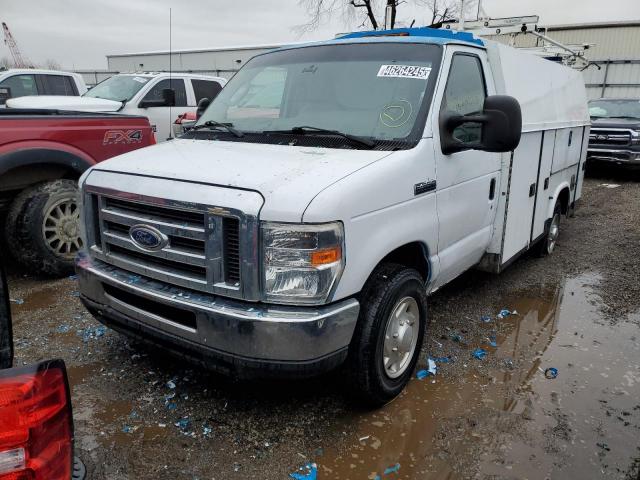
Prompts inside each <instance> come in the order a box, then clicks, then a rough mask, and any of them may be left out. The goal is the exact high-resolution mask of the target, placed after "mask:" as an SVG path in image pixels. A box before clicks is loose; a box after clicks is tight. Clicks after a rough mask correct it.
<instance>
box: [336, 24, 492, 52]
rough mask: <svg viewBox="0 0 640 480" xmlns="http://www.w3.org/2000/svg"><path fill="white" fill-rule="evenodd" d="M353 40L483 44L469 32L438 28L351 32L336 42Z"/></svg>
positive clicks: (481, 45)
mask: <svg viewBox="0 0 640 480" xmlns="http://www.w3.org/2000/svg"><path fill="white" fill-rule="evenodd" d="M353 38H366V39H369V40H371V39H373V38H376V39H387V41H397V40H400V39H406V40H410V41H412V42H416V41H420V42H424V43H439V44H446V43H461V42H462V43H471V44H473V45H477V46H480V47H483V46H484V42H483V41H482V40H481V39H479V38H477V37H475V36H474V35H473V34H472V33H470V32H460V31H457V30H445V29H440V28H430V27H416V28H394V29H392V30H371V31H368V32H352V33H347V34H345V35H341V36H339V37H338V38H336V40H347V39H353Z"/></svg>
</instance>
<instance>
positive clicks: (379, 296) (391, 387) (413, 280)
mask: <svg viewBox="0 0 640 480" xmlns="http://www.w3.org/2000/svg"><path fill="white" fill-rule="evenodd" d="M426 323H427V296H426V292H425V287H424V281H423V279H422V277H421V276H420V274H419V273H418V272H417V271H416V270H414V269H411V268H407V267H404V266H402V265H396V264H384V265H382V266H380V267H379V268H378V269H376V271H375V272H374V273H373V274H372V275H371V278H370V279H369V280H368V281H367V284H366V285H365V287H364V289H363V291H362V295H361V298H360V317H359V319H358V324H357V326H356V330H355V333H354V336H353V340H352V342H351V345H350V347H349V358H348V360H347V365H346V366H347V368H348V372H349V376H350V380H351V382H350V383H349V385H350V387H351V388H352V389H353V390H354V393H355V394H356V396H357V397H359V399H360V400H362V401H364V402H365V403H367V404H369V405H371V406H375V407H378V406H382V405H384V404H385V403H387V402H389V401H391V400H393V399H394V398H395V397H396V396H397V395H398V394H399V393H400V392H401V391H402V389H403V388H404V387H405V385H406V384H407V383H408V382H409V380H410V378H411V375H412V373H413V370H414V368H415V365H416V362H417V361H418V357H419V355H420V348H421V347H422V340H423V338H424V333H425V328H426Z"/></svg>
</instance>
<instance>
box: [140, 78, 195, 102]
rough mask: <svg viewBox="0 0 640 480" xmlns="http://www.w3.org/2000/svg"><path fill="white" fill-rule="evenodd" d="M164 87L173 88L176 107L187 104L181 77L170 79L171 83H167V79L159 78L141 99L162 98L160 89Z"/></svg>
mask: <svg viewBox="0 0 640 480" xmlns="http://www.w3.org/2000/svg"><path fill="white" fill-rule="evenodd" d="M165 88H173V90H174V91H175V92H176V105H175V106H176V107H186V106H187V91H186V89H185V87H184V80H183V79H181V78H176V79H171V84H169V79H166V80H160V81H159V82H158V83H156V84H155V85H154V86H153V87H151V90H149V92H147V94H146V95H145V96H144V99H143V100H162V90H164V89H165Z"/></svg>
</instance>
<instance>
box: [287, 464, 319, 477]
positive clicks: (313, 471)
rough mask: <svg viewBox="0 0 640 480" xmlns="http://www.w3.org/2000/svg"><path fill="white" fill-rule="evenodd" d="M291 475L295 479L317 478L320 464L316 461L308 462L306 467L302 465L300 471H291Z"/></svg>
mask: <svg viewBox="0 0 640 480" xmlns="http://www.w3.org/2000/svg"><path fill="white" fill-rule="evenodd" d="M289 476H290V477H291V478H293V479H294V480H317V478H318V466H317V465H316V464H315V463H307V464H306V465H305V466H304V467H300V468H299V471H298V472H293V473H290V474H289Z"/></svg>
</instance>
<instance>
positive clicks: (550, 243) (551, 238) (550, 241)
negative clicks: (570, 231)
mask: <svg viewBox="0 0 640 480" xmlns="http://www.w3.org/2000/svg"><path fill="white" fill-rule="evenodd" d="M561 217H562V209H561V208H560V203H559V202H558V203H556V205H555V207H554V209H553V216H552V217H551V220H550V221H549V224H548V226H547V228H546V229H545V232H544V233H545V235H544V237H543V239H542V240H540V243H539V244H538V247H537V250H538V251H537V253H538V255H539V256H541V257H546V256H549V255H551V254H552V253H553V251H554V250H555V249H556V245H557V244H558V237H559V236H560V218H561Z"/></svg>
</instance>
